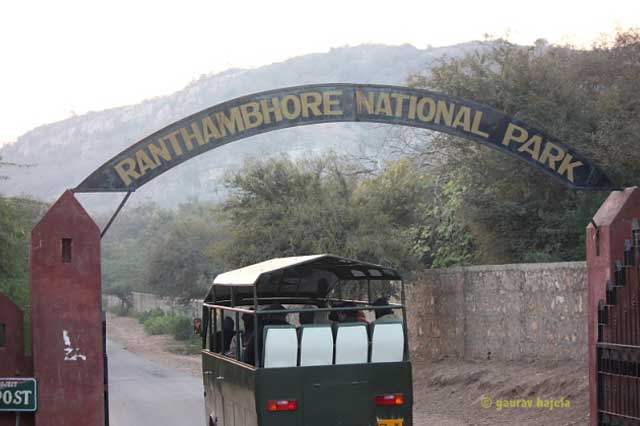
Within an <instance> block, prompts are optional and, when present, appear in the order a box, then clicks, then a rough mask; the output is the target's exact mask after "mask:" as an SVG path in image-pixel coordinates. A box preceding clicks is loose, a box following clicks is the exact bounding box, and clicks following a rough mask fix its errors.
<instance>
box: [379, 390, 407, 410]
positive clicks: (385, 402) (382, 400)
mask: <svg viewBox="0 0 640 426" xmlns="http://www.w3.org/2000/svg"><path fill="white" fill-rule="evenodd" d="M376 405H378V406H382V407H386V406H389V405H404V394H401V393H388V394H384V395H378V396H376Z"/></svg>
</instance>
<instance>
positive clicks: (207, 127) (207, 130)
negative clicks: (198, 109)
mask: <svg viewBox="0 0 640 426" xmlns="http://www.w3.org/2000/svg"><path fill="white" fill-rule="evenodd" d="M202 130H203V131H204V143H209V142H211V139H220V138H221V137H222V135H221V134H220V130H218V127H216V123H214V122H213V120H212V119H211V117H209V116H206V117H204V118H203V119H202Z"/></svg>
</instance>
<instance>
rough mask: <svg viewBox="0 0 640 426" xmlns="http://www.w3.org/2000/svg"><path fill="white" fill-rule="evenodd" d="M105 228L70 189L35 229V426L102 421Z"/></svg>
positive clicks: (94, 425)
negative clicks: (102, 256)
mask: <svg viewBox="0 0 640 426" xmlns="http://www.w3.org/2000/svg"><path fill="white" fill-rule="evenodd" d="M100 287H101V282H100V230H99V229H98V226H97V225H96V224H95V222H94V221H93V220H92V219H91V217H90V216H89V215H88V214H87V212H86V211H85V210H84V208H83V207H82V206H81V205H80V203H79V202H78V200H77V199H76V198H75V197H74V195H73V193H72V192H70V191H66V192H65V193H64V194H63V195H62V197H60V199H58V201H56V203H55V204H54V205H53V206H52V207H51V208H50V209H49V211H48V212H47V214H46V215H45V216H44V218H43V219H42V220H41V221H40V223H38V225H36V227H35V228H34V229H33V231H32V232H31V304H32V324H33V363H34V376H35V377H36V379H37V380H38V384H39V394H40V398H39V406H38V412H37V413H36V424H37V425H38V426H103V425H104V393H103V392H104V381H103V378H104V372H103V341H102V319H101V311H102V306H101V304H102V302H101V288H100Z"/></svg>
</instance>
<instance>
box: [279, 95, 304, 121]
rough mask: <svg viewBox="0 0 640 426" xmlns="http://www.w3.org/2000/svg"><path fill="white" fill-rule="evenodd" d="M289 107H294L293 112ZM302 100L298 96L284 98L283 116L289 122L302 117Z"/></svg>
mask: <svg viewBox="0 0 640 426" xmlns="http://www.w3.org/2000/svg"><path fill="white" fill-rule="evenodd" d="M289 105H291V106H292V107H293V110H291V109H289ZM300 111H301V107H300V99H299V98H298V97H297V96H293V95H287V96H285V97H284V98H282V115H284V117H285V118H286V119H287V120H295V119H296V118H298V117H299V116H300Z"/></svg>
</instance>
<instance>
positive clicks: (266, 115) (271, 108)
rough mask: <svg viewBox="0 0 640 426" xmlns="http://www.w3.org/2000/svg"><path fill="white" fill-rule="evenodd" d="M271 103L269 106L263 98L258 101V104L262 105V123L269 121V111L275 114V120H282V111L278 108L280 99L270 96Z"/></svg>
mask: <svg viewBox="0 0 640 426" xmlns="http://www.w3.org/2000/svg"><path fill="white" fill-rule="evenodd" d="M271 103H272V104H273V106H269V104H268V103H267V101H266V100H265V99H263V100H261V101H260V106H261V107H262V108H261V109H262V120H263V121H264V124H269V123H271V113H273V114H274V115H275V118H276V121H282V111H281V109H280V99H278V98H271Z"/></svg>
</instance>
